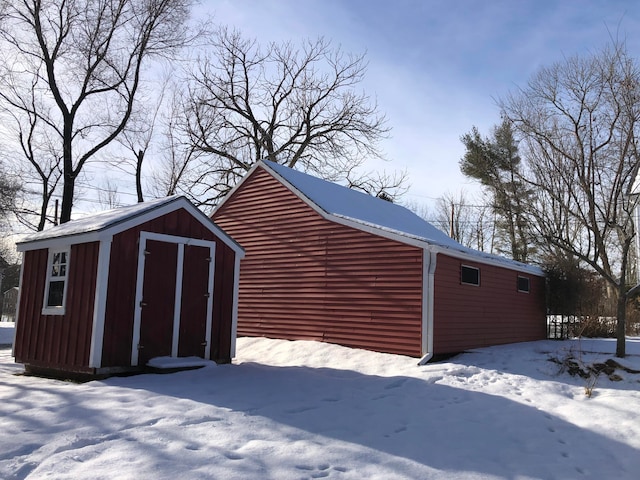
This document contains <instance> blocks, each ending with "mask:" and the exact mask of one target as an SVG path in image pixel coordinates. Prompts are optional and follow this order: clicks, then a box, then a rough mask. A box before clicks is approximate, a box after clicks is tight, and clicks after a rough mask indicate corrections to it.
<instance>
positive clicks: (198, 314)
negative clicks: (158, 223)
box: [132, 236, 214, 365]
mask: <svg viewBox="0 0 640 480" xmlns="http://www.w3.org/2000/svg"><path fill="white" fill-rule="evenodd" d="M161 238H162V239H154V238H147V239H145V240H144V248H141V257H142V258H140V259H139V260H140V261H142V262H143V264H144V265H143V267H142V269H141V270H142V271H141V273H142V279H141V282H140V283H141V285H140V288H139V290H140V291H139V292H138V293H139V295H138V297H139V299H140V300H139V305H138V310H139V315H138V316H139V322H138V324H139V338H138V342H137V345H134V352H132V360H133V364H134V365H145V364H146V363H147V362H148V361H149V360H150V359H151V358H154V357H163V356H167V357H168V356H171V357H189V356H196V357H201V358H207V356H208V352H209V351H210V348H209V341H210V339H209V338H208V337H209V335H210V332H211V311H212V308H211V305H212V294H213V292H212V288H213V253H214V245H213V244H211V245H206V244H205V245H203V244H195V245H194V244H191V243H180V242H177V241H165V240H164V236H161ZM171 240H173V239H171ZM141 243H142V241H141ZM199 243H203V242H199ZM139 280H140V279H139ZM134 334H135V332H134ZM134 336H135V335H134ZM136 353H137V355H136ZM136 357H137V358H136Z"/></svg>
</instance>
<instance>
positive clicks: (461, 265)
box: [460, 264, 480, 287]
mask: <svg viewBox="0 0 640 480" xmlns="http://www.w3.org/2000/svg"><path fill="white" fill-rule="evenodd" d="M465 268H466V269H468V270H475V271H476V273H477V277H478V282H477V283H472V282H465V281H464V275H463V271H464V269H465ZM460 284H461V285H470V286H472V287H479V286H480V268H479V267H474V266H473V265H465V264H460Z"/></svg>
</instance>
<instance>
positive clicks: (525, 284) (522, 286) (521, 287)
mask: <svg viewBox="0 0 640 480" xmlns="http://www.w3.org/2000/svg"><path fill="white" fill-rule="evenodd" d="M518 291H519V292H523V293H529V277H521V276H520V275H518Z"/></svg>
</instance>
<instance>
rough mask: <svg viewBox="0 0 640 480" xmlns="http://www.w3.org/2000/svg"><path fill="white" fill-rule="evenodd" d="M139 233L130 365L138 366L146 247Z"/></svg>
mask: <svg viewBox="0 0 640 480" xmlns="http://www.w3.org/2000/svg"><path fill="white" fill-rule="evenodd" d="M143 233H144V232H142V233H141V234H140V240H139V242H138V269H137V272H136V296H135V302H134V305H133V336H132V340H131V366H133V367H136V366H138V353H139V352H138V344H139V343H140V320H141V317H142V308H141V307H140V303H141V302H142V287H143V281H144V260H145V255H144V251H145V249H146V248H147V239H146V237H145V236H144V235H143Z"/></svg>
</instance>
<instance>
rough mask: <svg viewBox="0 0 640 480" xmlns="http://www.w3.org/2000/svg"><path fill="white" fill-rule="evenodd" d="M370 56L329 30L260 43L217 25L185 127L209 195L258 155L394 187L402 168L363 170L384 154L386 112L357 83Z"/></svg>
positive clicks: (193, 79)
mask: <svg viewBox="0 0 640 480" xmlns="http://www.w3.org/2000/svg"><path fill="white" fill-rule="evenodd" d="M365 70H366V64H365V61H364V56H354V55H347V54H345V53H343V52H342V51H341V50H340V49H334V48H332V46H331V44H330V43H329V42H327V41H325V40H323V39H319V40H316V41H307V42H305V43H304V44H303V45H302V46H301V47H300V48H296V47H295V46H294V45H293V44H291V43H283V44H276V43H271V44H269V45H268V46H267V47H266V48H261V47H260V46H258V44H257V43H256V42H255V41H253V40H247V39H244V38H243V37H242V36H241V35H240V34H239V33H237V32H235V31H230V30H227V29H226V28H222V29H220V30H219V31H218V32H217V33H216V34H215V35H214V36H213V37H212V41H211V45H210V51H209V52H207V54H205V55H203V56H202V57H200V58H199V59H198V61H197V62H196V68H195V69H194V71H192V72H191V73H190V76H189V81H188V87H189V91H188V99H187V100H188V103H187V105H186V107H187V115H186V120H187V124H186V130H187V132H188V135H189V137H190V139H191V142H192V144H193V146H194V152H200V153H202V154H204V156H200V157H198V159H199V161H200V165H199V166H198V167H197V168H195V170H197V171H198V172H199V174H198V175H197V176H196V178H197V180H198V182H199V185H200V186H201V187H203V192H202V193H203V195H204V197H205V198H204V200H203V202H204V203H206V204H209V205H212V204H215V203H216V201H217V199H218V198H220V197H221V196H223V195H224V194H226V193H227V192H228V191H229V189H231V188H232V187H233V186H234V185H235V184H236V182H237V181H238V179H239V178H240V177H242V176H243V175H244V174H245V173H246V171H247V170H249V169H250V168H251V166H252V165H253V164H254V163H255V162H257V161H258V160H260V159H268V160H271V161H274V162H278V163H281V164H284V165H287V166H289V167H295V168H298V169H301V170H304V171H307V172H311V173H313V174H317V175H319V176H321V177H323V178H325V179H328V180H331V181H338V182H342V183H347V184H350V185H352V186H353V187H360V188H362V189H365V190H367V191H369V192H378V193H379V192H382V191H384V192H385V194H386V195H388V196H390V197H394V196H395V195H396V194H397V190H398V188H397V187H401V186H402V182H403V177H402V175H390V176H389V175H385V174H383V175H382V176H381V177H380V178H374V177H373V176H371V175H369V174H367V173H357V172H359V167H360V166H362V165H363V162H364V161H365V159H366V158H367V157H378V158H381V153H380V151H379V149H378V142H379V140H381V139H382V138H384V137H385V136H386V135H387V133H388V128H387V126H386V125H385V118H384V116H383V115H381V114H380V113H379V112H378V107H377V105H376V103H375V102H374V101H372V100H371V99H370V98H369V97H368V96H367V95H366V94H364V93H361V92H360V91H359V90H358V87H359V85H360V83H361V82H362V79H363V77H364V74H365Z"/></svg>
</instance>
